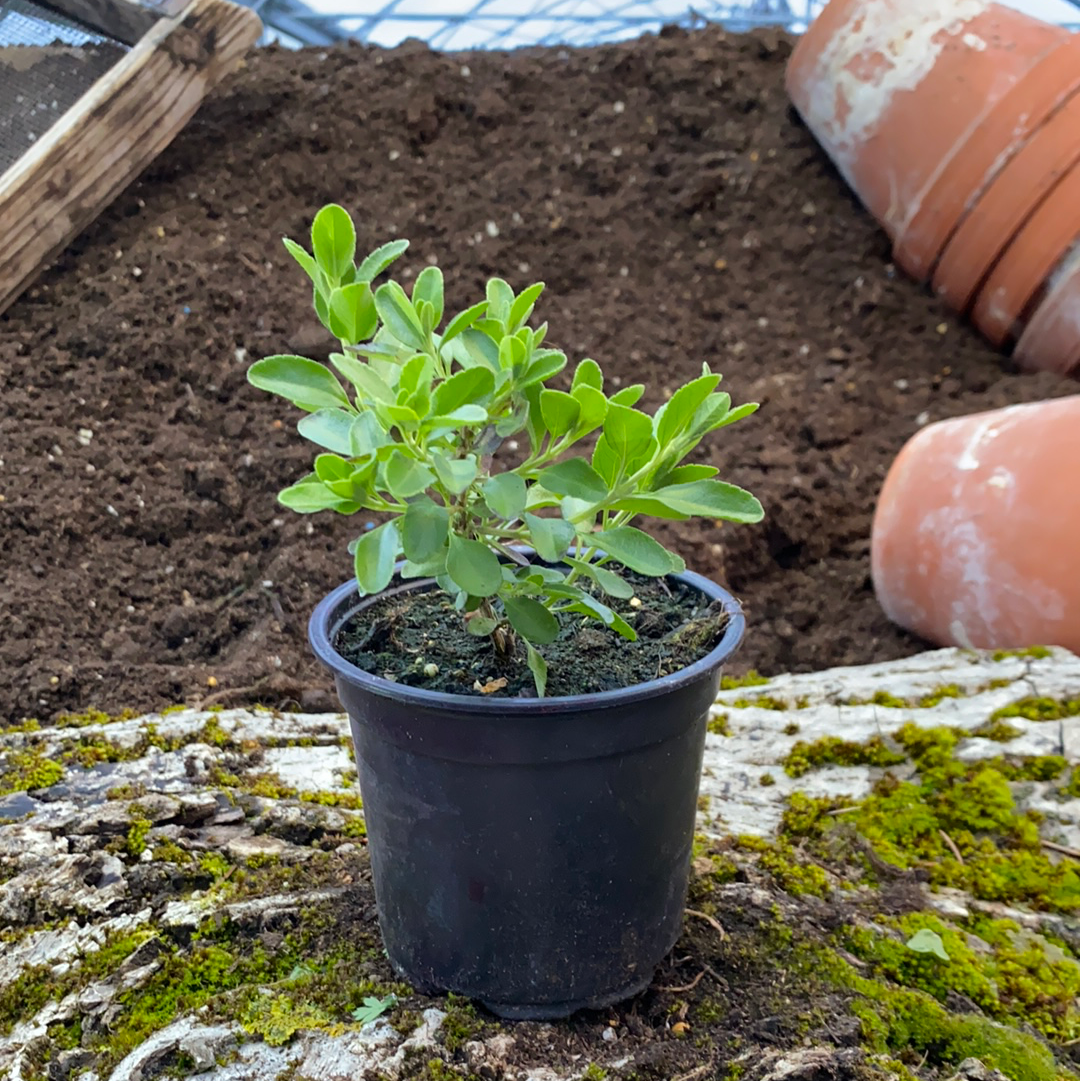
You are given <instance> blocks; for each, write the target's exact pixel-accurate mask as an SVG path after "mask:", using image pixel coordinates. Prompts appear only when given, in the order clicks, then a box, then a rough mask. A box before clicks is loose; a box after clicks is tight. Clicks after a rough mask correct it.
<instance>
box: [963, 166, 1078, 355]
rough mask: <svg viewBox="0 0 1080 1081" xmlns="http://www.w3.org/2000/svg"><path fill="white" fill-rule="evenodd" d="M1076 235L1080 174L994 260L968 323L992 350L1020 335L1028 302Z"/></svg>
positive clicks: (1060, 186) (1068, 178) (1070, 176)
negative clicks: (972, 325)
mask: <svg viewBox="0 0 1080 1081" xmlns="http://www.w3.org/2000/svg"><path fill="white" fill-rule="evenodd" d="M1078 236H1080V169H1073V170H1072V171H1071V172H1069V173H1066V175H1065V176H1064V177H1063V178H1062V179H1061V180H1060V181H1059V182H1058V183H1057V184H1056V185H1055V186H1054V187H1053V188H1052V189H1051V191H1050V193H1049V194H1048V195H1047V196H1046V198H1045V199H1043V201H1042V202H1041V203H1040V204H1039V206H1038V207H1037V208H1036V209H1035V212H1034V213H1033V214H1032V215H1031V217H1030V218H1028V220H1027V222H1026V223H1025V224H1024V227H1023V228H1022V229H1021V230H1020V232H1019V233H1018V234H1017V236H1016V238H1015V239H1014V240H1013V242H1012V244H1010V245H1009V247H1008V248H1007V249H1006V251H1005V253H1004V254H1003V255H1002V256H1001V258H1000V259H999V260H998V262H997V264H996V265H995V266H994V269H993V270H992V271H991V273H990V276H989V277H988V278H987V279H986V284H985V285H984V286H983V287H982V289H981V290H980V292H979V295H978V297H977V299H976V301H975V307H974V309H973V311H972V318H973V319H974V320H975V324H976V325H977V326H978V328H979V329H980V330H981V331H982V332H983V334H984V335H985V336H986V337H987V338H989V339H990V341H991V342H993V343H994V345H998V346H1001V345H1004V344H1005V343H1006V342H1008V341H1010V340H1011V339H1013V338H1016V337H1018V336H1019V335H1020V333H1021V331H1022V330H1023V321H1024V316H1025V315H1027V314H1028V312H1027V308H1028V305H1029V304H1030V302H1031V301H1032V300H1033V299H1035V298H1036V296H1037V294H1038V292H1039V290H1040V289H1041V288H1042V287H1043V286H1044V285H1045V283H1046V281H1047V279H1048V278H1049V277H1050V274H1051V273H1052V271H1053V270H1054V268H1055V267H1056V266H1057V265H1058V263H1060V262H1061V260H1062V258H1063V257H1064V255H1065V253H1066V252H1067V251H1068V250H1069V248H1071V247H1072V245H1073V242H1074V241H1075V240H1076V238H1077V237H1078Z"/></svg>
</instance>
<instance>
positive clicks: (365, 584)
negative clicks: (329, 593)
mask: <svg viewBox="0 0 1080 1081" xmlns="http://www.w3.org/2000/svg"><path fill="white" fill-rule="evenodd" d="M400 546H401V544H400V541H399V539H398V531H397V523H395V522H384V523H383V524H382V525H380V526H376V527H375V528H374V529H373V530H371V532H369V533H364V534H363V535H362V536H361V537H360V538H359V540H357V542H356V552H355V554H354V555H353V566H354V568H355V570H356V584H357V585H358V586H359V587H360V595H361V596H362V597H363V596H368V595H370V594H372V593H381V592H382V591H383V590H384V589H385V588H386V587H387V586H388V585H389V584H390V579H391V578H393V577H394V562H395V560H396V559H397V557H398V550H399V548H400Z"/></svg>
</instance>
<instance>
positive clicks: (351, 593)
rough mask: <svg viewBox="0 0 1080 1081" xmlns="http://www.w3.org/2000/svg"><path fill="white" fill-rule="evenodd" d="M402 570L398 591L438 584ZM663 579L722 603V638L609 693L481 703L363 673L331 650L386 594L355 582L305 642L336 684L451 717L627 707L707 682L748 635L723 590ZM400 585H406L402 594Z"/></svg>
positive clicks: (699, 578)
mask: <svg viewBox="0 0 1080 1081" xmlns="http://www.w3.org/2000/svg"><path fill="white" fill-rule="evenodd" d="M402 565H403V564H402V563H398V564H397V565H396V566H395V568H394V581H395V582H396V583H398V585H397V588H398V589H400V590H401V591H402V592H406V591H407V592H413V591H415V590H421V589H427V588H430V587H431V586H434V585H435V584H436V583H435V579H434V578H417V579H409V580H408V581H407V583H402V582H401V579H400V578H399V577H398V575H399V572H400V570H401V567H402ZM665 577H667V578H674V579H675V580H676V581H678V582H682V583H684V584H685V585H689V586H691V587H693V588H694V589H696V590H698V592H700V593H703V594H705V596H706V597H708V598H709V600H710V601H720V602H721V603H722V604H723V608H724V612H725V613H726V614H727V616H728V623H727V626H726V627H725V628H724V633H723V636H722V637H721V639H720V641H719V642H717V644H716V645H715V646H714V647H713V648H712V649H711V650H710V651H709V652H708V653H707V654H705V656H704V657H701V658H700V659H699V660H697V661H695V662H694V663H693V664H690V665H687V666H686V667H685V668H680V669H679V671H677V672H672V673H671V674H670V675H667V676H661V677H660V678H659V679H650V680H648V681H646V682H644V683H635V684H633V685H632V686H630V687H619V688H616V689H615V690H611V691H597V692H595V693H592V694H572V695H565V696H562V697H551V698H531V697H530V698H482V697H477V696H475V695H468V694H450V693H449V692H447V691H429V690H426V689H425V688H423V687H410V686H407V685H406V684H402V683H395V682H393V681H392V680H388V679H383V678H382V677H381V676H376V675H372V674H371V673H370V672H365V671H364V670H363V669H362V668H358V667H357V666H356V665H354V664H351V663H350V662H349V661H347V660H346V659H345V658H344V657H342V656H341V654H340V653H338V652H337V650H336V649H335V648H334V645H333V642H334V639H335V637H336V636H337V633H338V631H339V630H340V629H341V627H342V625H343V624H344V623H345V622H346V620H347V619H349V618H351V616H352V615H353V614H354V613H355V611H356V608H357V607H358V606H363V604H364V602H365V601H367V602H368V603H373V602H374V600H375V599H376V598H377V597H381V596H384V595H385V594H386V593H387V592H388V590H383V592H382V593H379V594H376V595H374V596H372V597H360V596H359V595H358V594H357V590H356V580H355V579H350V580H349V581H347V582H344V583H342V584H341V585H340V586H338V587H337V588H336V589H335V590H333V591H332V592H331V593H329V594H327V595H326V596H325V597H324V598H323V599H322V600H321V601H320V602H319V603H318V604H317V605H316V606H315V609H314V610H313V611H312V613H311V618H310V619H309V620H308V641H309V642H310V643H311V647H312V649H313V650H314V651H315V655H316V656H317V657H318V658H319V660H320V661H321V662H322V663H323V664H324V665H325V666H326V667H327V668H329V669H330V671H331V672H333V673H334V675H335V677H337V678H338V679H342V678H343V679H346V680H348V681H349V682H350V683H353V684H358V685H360V686H361V687H362V688H363V689H364V690H365V691H366V692H367V693H369V694H372V695H377V696H380V697H382V698H390V699H393V700H394V701H397V702H412V703H415V704H416V705H417V706H422V707H426V708H429V709H430V708H433V707H434V708H439V707H441V708H442V709H444V710H445V711H446V712H450V713H469V714H474V715H477V716H491V715H497V714H503V715H505V714H510V715H512V716H515V717H521V718H525V717H532V716H536V715H538V714H551V713H572V712H581V711H585V710H596V709H603V708H605V707H615V706H625V705H628V704H629V703H631V702H638V701H641V700H643V699H649V698H657V697H660V696H662V695H666V694H670V693H671V692H673V691H676V690H679V689H680V688H682V687H685V686H687V685H688V684H692V683H695V682H697V681H698V680H701V679H704V678H706V677H707V676H708V674H709V673H710V672H711V671H713V670H714V669H716V668H717V667H719V666H720V665H721V664H723V663H724V662H725V661H726V660H727V659H728V658H729V657H731V656H732V654H734V653H735V651H736V650H737V649H738V647H739V645H740V644H741V642H742V639H743V635H744V634H745V633H746V617H745V616H744V615H743V610H742V606H741V605H740V604H739V602H738V601H737V600H736V599H735V597H733V596H732V595H731V594H730V593H729V592H728V591H727V590H726V589H724V588H723V587H722V586H719V585H717V584H716V582H714V581H712V580H711V579H709V578H705V577H704V576H703V575H700V574H695V573H694V572H693V571H682V572H680V573H678V574H669V575H666V576H665ZM402 585H404V586H405V588H404V589H403V588H402ZM389 589H394V586H393V585H391V586H390V587H389ZM350 598H353V599H355V602H356V603H355V604H354V605H348V601H349V600H350Z"/></svg>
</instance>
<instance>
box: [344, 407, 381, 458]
mask: <svg viewBox="0 0 1080 1081" xmlns="http://www.w3.org/2000/svg"><path fill="white" fill-rule="evenodd" d="M388 442H389V438H388V436H387V434H386V432H384V431H383V429H382V426H381V425H380V424H379V422H378V420H376V419H375V414H374V413H372V412H371V411H370V410H365V411H364V412H363V413H361V414H360V415H359V416H358V417H356V418H355V419H354V420H353V422H352V427H351V428H350V429H349V445H350V456H351V457H353V458H363V457H364V456H365V455H368V454H374V453H375V452H376V451H377V450H378V449H379V448H380V447H384V446H386V444H387V443H388Z"/></svg>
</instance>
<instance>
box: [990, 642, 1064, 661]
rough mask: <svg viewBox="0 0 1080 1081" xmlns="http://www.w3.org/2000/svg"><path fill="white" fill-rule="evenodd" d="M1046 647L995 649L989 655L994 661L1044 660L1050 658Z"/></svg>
mask: <svg viewBox="0 0 1080 1081" xmlns="http://www.w3.org/2000/svg"><path fill="white" fill-rule="evenodd" d="M1050 652H1051V651H1050V650H1049V649H1047V647H1046V646H1029V647H1028V648H1027V649H997V650H994V652H993V653H992V654H991V656H992V657H993V659H994V660H995V661H1004V660H1008V659H1009V658H1010V657H1028V658H1031V659H1032V660H1039V661H1041V660H1045V658H1047V657H1049V656H1050Z"/></svg>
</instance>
